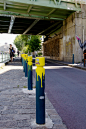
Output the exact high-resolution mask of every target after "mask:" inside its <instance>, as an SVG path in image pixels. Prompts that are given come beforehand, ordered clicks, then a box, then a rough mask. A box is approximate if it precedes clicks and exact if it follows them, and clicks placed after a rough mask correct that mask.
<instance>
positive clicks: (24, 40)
mask: <svg viewBox="0 0 86 129" xmlns="http://www.w3.org/2000/svg"><path fill="white" fill-rule="evenodd" d="M40 38H41V36H38V35H32V36H30V35H18V36H17V37H16V38H15V40H14V44H15V45H16V47H17V48H18V50H20V51H22V52H24V53H28V51H29V52H34V51H38V50H40V48H41V45H40V43H41V40H40Z"/></svg>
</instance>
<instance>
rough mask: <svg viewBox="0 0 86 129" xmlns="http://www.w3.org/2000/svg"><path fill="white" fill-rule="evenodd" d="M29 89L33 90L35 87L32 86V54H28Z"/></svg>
mask: <svg viewBox="0 0 86 129" xmlns="http://www.w3.org/2000/svg"><path fill="white" fill-rule="evenodd" d="M28 90H33V87H32V56H28Z"/></svg>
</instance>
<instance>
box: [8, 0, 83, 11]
mask: <svg viewBox="0 0 86 129" xmlns="http://www.w3.org/2000/svg"><path fill="white" fill-rule="evenodd" d="M6 1H7V2H13V3H19V4H28V5H31V6H41V7H49V8H57V9H66V10H73V11H81V9H80V7H79V8H78V7H76V6H75V1H74V0H73V1H71V0H69V1H67V0H64V1H61V2H63V4H62V5H57V4H56V3H55V0H54V1H51V3H50V2H49V0H47V1H46V0H36V1H30V0H19V2H18V0H6ZM67 3H70V4H74V6H69V4H68V6H67Z"/></svg>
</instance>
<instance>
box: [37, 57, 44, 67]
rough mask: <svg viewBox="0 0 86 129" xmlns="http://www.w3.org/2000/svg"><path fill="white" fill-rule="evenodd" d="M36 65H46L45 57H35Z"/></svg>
mask: <svg viewBox="0 0 86 129" xmlns="http://www.w3.org/2000/svg"><path fill="white" fill-rule="evenodd" d="M35 64H36V66H39V67H41V66H45V58H44V57H36V59H35Z"/></svg>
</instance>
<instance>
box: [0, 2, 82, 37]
mask: <svg viewBox="0 0 86 129" xmlns="http://www.w3.org/2000/svg"><path fill="white" fill-rule="evenodd" d="M80 10H81V9H80V4H79V3H75V2H74V1H72V2H70V1H69V0H68V1H67V0H66V1H65V0H62V1H61V0H59V1H57V0H19V2H18V0H5V1H4V0H0V33H13V34H29V35H37V34H39V35H50V34H52V33H54V32H55V31H56V30H59V29H60V28H61V26H62V23H63V20H65V19H66V18H67V17H68V16H69V15H70V14H72V13H73V12H75V11H80Z"/></svg>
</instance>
